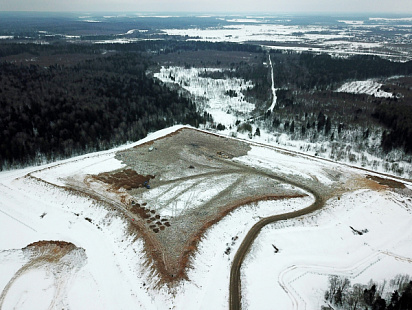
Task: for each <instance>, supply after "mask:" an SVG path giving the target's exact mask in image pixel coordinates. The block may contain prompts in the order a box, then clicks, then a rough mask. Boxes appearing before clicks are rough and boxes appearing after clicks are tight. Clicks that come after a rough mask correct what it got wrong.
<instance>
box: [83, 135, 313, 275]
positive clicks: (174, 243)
mask: <svg viewBox="0 0 412 310" xmlns="http://www.w3.org/2000/svg"><path fill="white" fill-rule="evenodd" d="M249 150H250V146H249V145H248V144H247V143H245V142H241V141H237V140H234V139H229V138H222V137H219V136H216V135H213V134H208V133H204V132H200V131H197V130H192V129H182V130H179V131H177V132H175V133H173V134H170V135H167V136H165V137H163V138H161V139H158V140H155V141H151V142H150V143H145V144H143V145H139V146H137V147H134V148H130V149H127V150H125V151H121V152H118V153H117V154H116V158H117V159H119V160H120V161H122V163H124V164H125V165H126V167H124V168H122V169H120V170H116V171H112V172H107V173H101V174H98V175H94V176H87V177H86V178H85V181H84V184H83V186H84V187H85V188H84V192H85V193H89V194H92V196H93V197H94V198H99V199H100V200H103V201H105V202H109V203H112V205H113V206H115V207H116V208H117V209H118V210H120V211H121V212H122V213H123V214H124V215H125V216H126V217H127V218H128V219H129V222H130V231H131V233H133V232H135V231H138V232H139V235H143V237H144V239H145V245H146V250H147V252H148V254H149V256H150V257H151V258H152V259H153V262H154V265H155V266H156V269H157V271H158V272H159V274H160V275H161V277H162V280H163V281H166V282H174V281H176V280H179V279H182V278H185V277H186V268H187V267H188V262H189V258H190V256H191V255H192V254H193V252H194V251H195V250H196V248H197V245H198V242H199V240H200V239H201V237H202V235H203V233H204V232H205V231H206V229H207V228H208V227H210V226H211V225H213V224H214V223H216V222H218V221H219V220H220V219H221V218H222V217H223V216H225V215H226V214H228V213H229V212H231V211H232V210H234V209H236V208H237V207H239V206H243V205H246V204H251V203H257V202H258V201H261V200H277V199H289V198H292V197H303V196H305V195H307V193H305V192H303V191H302V190H300V189H298V188H291V187H285V186H284V184H283V183H282V182H280V181H278V180H277V179H274V178H272V177H270V176H269V175H267V174H266V173H263V172H261V171H259V170H256V169H254V168H251V167H248V166H246V165H242V164H238V163H235V162H234V161H232V160H231V159H233V158H235V157H239V156H242V155H246V154H247V152H248V151H249ZM96 184H98V185H99V186H95V185H96ZM147 185H148V186H147ZM147 187H150V189H148V188H147ZM97 188H100V189H101V190H99V191H97V192H96V189H97ZM76 189H77V190H79V188H76ZM113 194H115V195H113ZM113 197H117V198H115V199H114V198H113Z"/></svg>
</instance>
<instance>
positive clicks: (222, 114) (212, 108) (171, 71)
mask: <svg viewBox="0 0 412 310" xmlns="http://www.w3.org/2000/svg"><path fill="white" fill-rule="evenodd" d="M218 70H219V69H215V68H204V69H199V68H190V69H185V68H182V67H167V68H166V67H162V68H161V69H160V72H159V73H155V75H154V76H155V77H156V78H158V79H160V80H161V81H163V82H165V83H176V84H179V85H180V86H181V87H183V88H184V89H186V90H188V91H189V92H190V94H191V95H193V96H195V97H196V98H197V100H196V103H197V105H198V106H199V108H200V109H201V110H202V111H206V112H208V113H210V114H212V115H213V119H214V121H215V122H216V123H221V124H222V125H225V126H229V125H232V124H234V123H235V121H236V119H237V117H243V118H247V117H250V112H252V111H253V109H254V108H255V105H254V104H252V103H250V102H247V101H246V100H245V97H244V95H243V93H242V91H243V90H245V89H247V88H248V87H253V84H252V83H251V82H250V81H245V80H243V79H237V78H230V79H229V78H228V79H212V78H207V77H202V76H200V75H201V74H202V73H206V72H213V71H218ZM227 91H233V92H234V93H236V96H232V97H231V96H229V95H228V94H226V92H227ZM201 98H204V99H203V100H202V99H201Z"/></svg>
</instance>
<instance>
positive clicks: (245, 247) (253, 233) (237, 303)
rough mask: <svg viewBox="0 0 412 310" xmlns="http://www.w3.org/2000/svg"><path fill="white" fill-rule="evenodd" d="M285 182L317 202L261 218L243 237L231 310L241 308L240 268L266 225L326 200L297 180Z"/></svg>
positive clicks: (317, 206) (236, 261) (231, 289)
mask: <svg viewBox="0 0 412 310" xmlns="http://www.w3.org/2000/svg"><path fill="white" fill-rule="evenodd" d="M283 182H285V183H289V184H291V185H294V186H297V187H300V188H302V189H304V190H305V191H307V192H310V193H311V194H312V195H313V196H314V198H315V202H314V203H312V204H311V205H310V206H309V207H307V208H304V209H300V210H297V211H294V212H289V213H284V214H278V215H273V216H269V217H266V218H264V219H262V220H260V221H259V222H257V223H256V224H255V225H253V227H252V228H251V229H250V230H249V232H248V233H247V235H246V237H245V238H244V239H243V241H242V243H241V244H240V247H239V249H238V250H237V252H236V254H235V257H234V258H233V262H232V267H231V269H230V284H229V308H230V309H231V310H237V309H241V295H242V288H241V280H240V268H241V266H242V263H243V260H244V259H245V257H246V254H247V253H248V251H249V249H250V246H251V245H252V243H253V242H254V241H255V239H256V237H257V236H258V234H259V232H260V230H261V229H262V228H263V227H264V226H266V225H268V224H271V223H275V222H278V221H284V220H289V219H292V218H296V217H299V216H303V215H306V214H309V213H312V212H314V211H316V210H319V209H320V208H322V207H323V206H324V204H325V200H324V199H323V198H322V196H321V195H320V194H319V193H318V192H317V191H316V190H313V189H312V188H309V187H307V186H305V185H299V184H296V183H295V182H291V181H287V180H283Z"/></svg>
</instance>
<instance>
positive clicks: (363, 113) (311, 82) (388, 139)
mask: <svg viewBox="0 0 412 310" xmlns="http://www.w3.org/2000/svg"><path fill="white" fill-rule="evenodd" d="M271 57H272V62H273V67H274V72H275V75H274V83H275V87H276V88H277V92H276V95H277V105H276V107H275V110H274V111H273V113H268V114H267V115H266V116H265V117H266V119H267V123H268V126H269V127H271V128H273V130H283V131H284V132H287V133H288V134H290V135H291V136H293V137H295V138H297V139H307V140H309V141H317V140H328V141H340V142H349V143H351V144H352V145H353V143H354V142H355V143H356V144H357V145H361V144H363V146H361V147H362V148H364V149H367V148H368V147H372V146H371V145H370V143H369V144H368V141H369V138H370V137H372V136H373V139H374V140H376V139H379V140H380V142H379V145H380V150H376V149H373V150H372V149H370V150H369V151H371V152H372V153H373V152H374V153H375V154H378V153H379V152H381V151H383V152H386V153H387V152H389V151H391V150H392V149H402V150H404V151H405V152H406V153H407V154H412V102H411V97H410V94H411V92H410V90H411V86H412V85H411V83H410V80H408V79H407V78H406V77H407V76H410V75H411V74H412V62H411V61H409V62H406V63H400V62H391V61H389V60H385V59H382V58H380V57H377V56H352V57H348V58H335V57H331V56H330V55H324V54H321V55H314V54H309V53H302V54H279V53H273V54H271ZM392 76H398V79H397V80H396V79H395V80H393V82H392V83H389V82H388V84H391V85H390V87H392V88H393V85H394V84H397V87H396V88H397V89H396V91H395V90H393V91H394V93H395V94H396V92H399V93H401V94H403V95H399V96H394V97H392V98H378V97H374V96H370V95H366V94H350V93H342V92H336V91H335V90H336V89H337V88H338V86H340V85H341V84H342V83H343V82H345V81H356V80H366V79H370V78H375V79H382V80H385V79H386V78H389V77H392ZM388 90H389V89H388ZM325 125H326V126H325ZM340 152H341V150H336V154H332V156H336V158H334V159H338V160H340V159H341V158H340V157H341V156H342V155H340V154H337V153H340ZM347 155H348V156H350V157H351V156H352V155H351V154H349V153H348V154H347Z"/></svg>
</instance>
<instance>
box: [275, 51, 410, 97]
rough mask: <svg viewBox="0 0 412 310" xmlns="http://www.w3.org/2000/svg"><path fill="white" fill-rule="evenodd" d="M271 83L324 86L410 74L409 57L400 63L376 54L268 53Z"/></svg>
mask: <svg viewBox="0 0 412 310" xmlns="http://www.w3.org/2000/svg"><path fill="white" fill-rule="evenodd" d="M271 57H272V63H273V67H274V70H275V73H276V74H275V76H274V79H275V86H276V87H279V88H280V87H286V86H288V85H295V86H296V87H297V88H299V89H305V90H310V89H314V88H316V89H318V90H324V89H327V88H331V87H333V86H335V85H336V84H337V83H340V82H343V81H345V80H349V79H352V80H364V79H368V78H377V77H388V76H393V75H410V74H412V61H409V62H406V63H401V62H392V61H390V60H386V59H382V58H380V57H378V56H365V55H357V56H352V57H349V58H336V57H332V56H330V55H328V54H321V55H315V54H311V53H302V54H279V53H273V54H271Z"/></svg>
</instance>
